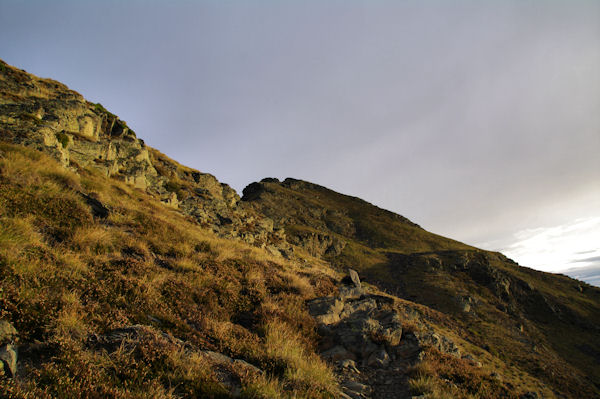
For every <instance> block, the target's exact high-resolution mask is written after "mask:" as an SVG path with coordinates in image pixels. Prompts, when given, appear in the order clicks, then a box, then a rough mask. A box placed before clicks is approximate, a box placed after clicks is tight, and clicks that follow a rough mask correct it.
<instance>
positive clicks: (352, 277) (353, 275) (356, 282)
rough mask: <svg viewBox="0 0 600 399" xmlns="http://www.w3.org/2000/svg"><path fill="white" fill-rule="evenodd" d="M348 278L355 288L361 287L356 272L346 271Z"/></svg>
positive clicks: (352, 270)
mask: <svg viewBox="0 0 600 399" xmlns="http://www.w3.org/2000/svg"><path fill="white" fill-rule="evenodd" d="M348 276H349V277H350V280H351V281H352V283H353V284H354V286H355V287H358V288H360V287H361V284H360V278H359V277H358V273H357V272H356V270H354V269H348Z"/></svg>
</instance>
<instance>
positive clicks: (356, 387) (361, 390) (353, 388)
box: [341, 380, 371, 397]
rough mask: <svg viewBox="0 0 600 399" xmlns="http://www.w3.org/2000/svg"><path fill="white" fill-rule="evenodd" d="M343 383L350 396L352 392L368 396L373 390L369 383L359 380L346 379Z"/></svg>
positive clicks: (343, 387)
mask: <svg viewBox="0 0 600 399" xmlns="http://www.w3.org/2000/svg"><path fill="white" fill-rule="evenodd" d="M341 385H342V389H343V390H344V392H345V393H346V394H348V395H350V396H352V393H354V394H358V395H364V396H367V395H368V394H369V393H370V392H371V388H370V387H369V386H368V385H365V384H361V383H360V382H357V381H352V380H345V381H343V382H342V384H341ZM353 397H354V396H353Z"/></svg>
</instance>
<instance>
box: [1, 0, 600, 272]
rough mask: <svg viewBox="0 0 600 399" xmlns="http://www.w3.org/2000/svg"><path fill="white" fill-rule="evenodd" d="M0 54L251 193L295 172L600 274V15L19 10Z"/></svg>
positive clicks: (194, 6)
mask: <svg viewBox="0 0 600 399" xmlns="http://www.w3.org/2000/svg"><path fill="white" fill-rule="evenodd" d="M0 58H2V59H4V60H5V61H6V62H8V63H10V64H13V65H15V66H18V67H20V68H23V69H25V70H27V71H29V72H32V73H34V74H36V75H39V76H43V77H52V78H54V79H56V80H59V81H62V82H64V83H66V84H67V85H68V86H69V87H71V88H72V89H74V90H77V91H79V92H80V93H82V94H83V95H84V96H85V97H86V98H87V99H89V100H91V101H94V102H101V103H102V104H103V105H104V106H105V107H106V108H108V109H109V110H110V111H112V112H114V113H115V114H117V115H119V116H120V117H121V118H122V119H124V120H126V121H127V122H128V124H129V125H130V126H132V127H133V129H134V130H135V131H136V132H137V134H138V136H139V137H141V138H143V139H144V140H145V141H146V143H148V144H149V145H151V146H153V147H155V148H158V149H159V150H161V151H162V152H164V153H166V154H167V155H169V156H171V157H172V158H174V159H176V160H178V161H180V162H181V163H183V164H186V165H188V166H191V167H194V168H197V169H199V170H201V171H203V172H208V173H212V174H214V175H215V176H216V177H217V178H218V179H219V180H221V181H223V182H226V183H228V184H230V185H231V186H232V187H234V188H235V189H236V190H238V192H240V193H241V190H242V189H243V187H244V186H246V185H247V184H248V183H250V182H252V181H255V180H260V179H261V178H263V177H267V176H269V177H278V178H285V177H295V178H299V179H305V180H309V181H312V182H315V183H318V184H322V185H324V186H327V187H329V188H332V189H334V190H336V191H340V192H343V193H346V194H351V195H355V196H358V197H361V198H363V199H365V200H367V201H369V202H372V203H374V204H376V205H378V206H381V207H383V208H386V209H390V210H392V211H395V212H397V213H400V214H402V215H404V216H406V217H408V218H410V219H411V220H413V221H415V222H417V223H419V224H420V225H421V226H423V227H424V228H426V229H428V230H430V231H433V232H436V233H439V234H442V235H446V236H449V237H452V238H455V239H459V240H461V241H465V242H467V243H470V244H475V245H478V246H481V247H484V248H486V249H493V250H502V251H504V252H505V253H507V254H508V255H509V256H511V257H513V258H514V259H515V260H517V261H518V262H519V263H521V264H523V265H527V266H531V267H535V268H538V269H541V270H562V269H567V268H571V267H576V266H590V265H594V264H596V265H600V244H599V243H600V156H599V155H598V153H599V152H600V1H595V0H590V1H584V0H563V1H559V0H537V1H527V0H514V1H511V0H503V1H475V0H471V1H467V0H464V1H462V0H456V1H447V0H444V1H442V0H440V1H433V0H430V1H428V0H418V1H383V0H381V1H366V0H365V1H358V0H340V1H329V0H319V1H310V0H302V1H291V0H290V1H281V0H273V1H266V0H263V1H241V0H239V1H217V0H215V1H191V0H188V1H184V0H179V1H177V0H175V1H168V2H167V1H157V0H155V1H149V0H144V1H141V0H140V1H107V0H103V1H95V2H92V1H84V0H78V1H75V0H73V1H60V0H53V1H47V0H44V1H35V0H28V1H15V0H2V1H1V2H0Z"/></svg>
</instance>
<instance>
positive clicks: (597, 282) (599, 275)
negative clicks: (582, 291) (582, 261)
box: [562, 265, 600, 287]
mask: <svg viewBox="0 0 600 399" xmlns="http://www.w3.org/2000/svg"><path fill="white" fill-rule="evenodd" d="M562 273H563V274H566V275H567V276H570V277H573V278H575V279H577V280H581V281H585V282H586V283H588V284H590V285H593V286H596V287H600V265H598V266H596V265H592V266H584V267H575V268H572V269H567V270H564V271H563V272H562Z"/></svg>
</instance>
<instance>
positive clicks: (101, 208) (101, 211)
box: [80, 193, 109, 219]
mask: <svg viewBox="0 0 600 399" xmlns="http://www.w3.org/2000/svg"><path fill="white" fill-rule="evenodd" d="M80 194H81V196H82V197H83V199H84V200H85V202H86V203H87V204H88V205H89V206H90V208H92V214H93V215H94V216H95V217H98V218H101V219H105V218H107V217H108V215H109V209H108V208H107V207H106V206H105V205H104V204H103V203H102V202H100V201H98V200H97V199H96V198H94V197H91V196H89V195H87V194H84V193H80Z"/></svg>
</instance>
